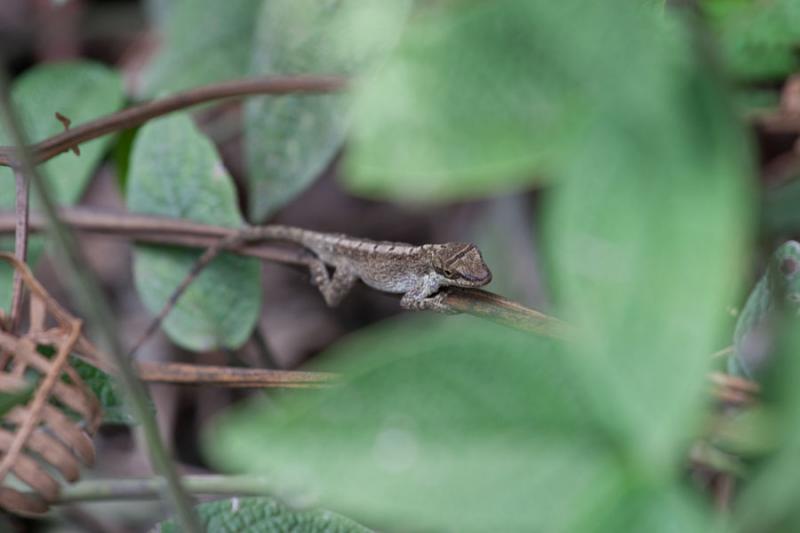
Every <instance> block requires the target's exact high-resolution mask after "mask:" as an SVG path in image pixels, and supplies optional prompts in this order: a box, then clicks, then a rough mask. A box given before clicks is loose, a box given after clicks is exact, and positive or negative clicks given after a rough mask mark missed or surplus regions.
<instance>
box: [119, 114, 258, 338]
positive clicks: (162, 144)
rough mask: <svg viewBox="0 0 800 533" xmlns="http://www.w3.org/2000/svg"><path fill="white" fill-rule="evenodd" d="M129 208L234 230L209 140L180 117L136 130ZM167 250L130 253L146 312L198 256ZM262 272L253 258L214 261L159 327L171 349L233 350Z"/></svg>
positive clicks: (245, 327)
mask: <svg viewBox="0 0 800 533" xmlns="http://www.w3.org/2000/svg"><path fill="white" fill-rule="evenodd" d="M127 202H128V208H129V209H130V210H131V211H133V212H136V213H143V214H149V215H161V216H169V217H174V218H180V219H187V220H193V221H196V222H204V223H207V224H215V225H220V226H228V227H237V226H240V225H241V224H242V218H241V215H240V213H239V208H238V205H237V199H236V191H235V189H234V186H233V183H232V181H231V178H230V176H229V175H228V172H227V171H226V170H225V167H223V165H222V162H221V161H220V159H219V156H218V155H217V153H216V151H215V150H214V147H213V145H212V144H211V142H209V141H208V139H206V138H205V137H204V136H203V135H201V134H200V133H199V132H198V131H197V130H196V129H195V128H194V126H193V124H192V122H191V120H190V119H189V117H188V116H187V115H174V116H171V117H169V118H165V119H161V120H156V121H152V122H150V123H148V124H147V125H146V126H144V127H142V129H141V130H140V132H139V135H138V136H137V138H136V141H135V143H134V148H133V156H132V158H131V168H130V172H129V177H128V194H127ZM199 254H200V253H199V252H197V251H193V250H186V249H178V248H174V247H167V246H145V245H140V246H137V247H136V250H135V253H134V277H135V282H136V288H137V290H138V291H139V294H140V296H141V298H142V300H143V301H144V304H145V305H146V306H147V308H148V309H149V310H150V311H151V312H153V313H157V312H158V311H160V310H161V308H162V306H163V305H164V303H165V302H166V300H167V298H169V296H170V295H171V294H172V292H173V291H174V289H175V287H177V286H178V284H179V283H180V282H181V281H182V280H183V279H184V277H185V276H186V274H187V273H188V272H189V270H190V268H191V267H192V265H193V264H194V262H195V261H196V259H197V257H198V256H199ZM260 274H261V268H260V264H259V263H258V261H257V260H255V259H245V258H242V257H237V256H234V255H230V254H224V255H222V256H220V257H218V258H217V259H216V260H214V262H213V263H212V264H211V265H209V266H208V267H206V268H205V269H204V270H203V272H201V274H200V275H199V276H198V278H197V279H196V280H195V281H194V282H193V283H192V284H191V285H190V286H189V288H188V289H187V290H186V292H185V293H184V294H183V296H182V297H181V299H180V300H179V302H178V305H176V306H175V308H174V309H173V310H172V312H171V313H170V314H169V316H168V317H167V319H166V320H165V321H164V324H163V325H164V329H165V330H166V332H167V334H169V336H170V338H171V339H172V340H174V341H175V342H176V343H178V344H180V345H181V346H184V347H186V348H189V349H192V350H208V349H213V348H218V347H229V348H234V347H237V346H239V345H241V344H242V343H243V342H245V341H246V340H247V338H248V337H249V336H250V333H251V332H252V329H253V326H254V325H255V322H256V319H257V318H258V313H259V311H260V308H261V282H260Z"/></svg>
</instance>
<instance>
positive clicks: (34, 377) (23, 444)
mask: <svg viewBox="0 0 800 533" xmlns="http://www.w3.org/2000/svg"><path fill="white" fill-rule="evenodd" d="M0 260H2V261H6V262H7V263H10V264H11V265H12V266H13V267H14V269H16V270H17V272H19V273H20V275H21V277H22V280H23V284H24V286H25V288H26V289H27V291H28V292H29V294H30V302H29V306H28V307H29V309H30V318H29V324H28V328H27V331H25V332H18V333H12V332H8V331H0V392H2V393H6V394H13V393H19V392H21V391H25V390H27V389H31V388H33V390H32V394H31V396H30V400H28V401H27V402H25V403H22V404H18V405H16V406H14V407H12V408H11V410H9V411H8V412H7V413H5V414H4V415H3V416H2V419H0V507H2V508H4V509H6V510H8V511H10V512H13V513H18V514H36V513H42V512H45V511H46V510H47V509H48V507H49V504H50V503H51V502H53V501H55V500H56V499H57V498H58V494H59V490H60V486H61V479H63V480H65V481H68V482H73V481H76V480H77V479H78V476H79V471H80V465H81V464H83V465H86V466H89V465H91V464H92V463H93V462H94V453H95V452H94V445H93V443H92V437H93V436H94V433H95V432H96V430H97V427H98V425H99V424H100V420H101V415H102V413H101V409H100V404H99V402H98V400H97V398H96V397H95V396H94V395H93V394H92V392H91V391H90V390H89V389H88V388H87V387H86V385H85V384H84V383H83V381H82V380H81V378H80V377H79V375H78V373H77V372H76V371H75V369H74V368H72V366H70V364H69V356H70V354H72V353H73V352H74V351H75V350H76V349H77V348H78V347H79V346H80V345H85V344H87V343H88V341H86V340H85V339H84V338H83V336H82V335H81V328H82V323H81V321H80V320H79V319H77V318H75V317H73V316H72V315H71V314H70V313H68V312H67V311H66V310H65V309H64V308H62V307H61V306H60V305H59V304H58V302H56V301H55V300H54V299H53V298H52V297H51V296H50V295H49V294H48V293H47V291H45V289H44V288H43V287H42V285H41V284H40V283H39V282H38V281H37V280H36V279H35V278H34V277H33V275H32V274H31V272H30V270H29V269H28V267H27V266H26V265H25V264H24V263H22V262H20V261H19V260H18V259H16V258H15V257H14V256H13V255H10V254H7V253H0ZM43 348H47V349H48V351H50V350H52V351H53V354H52V356H50V357H48V356H46V355H45V353H46V352H45V350H44V349H43ZM12 476H13V477H14V478H16V483H14V482H13V481H11V477H12ZM12 485H13V486H12ZM20 485H24V486H27V487H29V488H30V491H25V490H23V491H21V490H19V489H20V488H22V487H20Z"/></svg>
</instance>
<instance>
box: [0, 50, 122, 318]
mask: <svg viewBox="0 0 800 533" xmlns="http://www.w3.org/2000/svg"><path fill="white" fill-rule="evenodd" d="M11 92H12V99H13V102H14V105H15V106H16V110H17V112H18V113H19V115H20V117H21V119H22V121H23V124H24V126H25V131H26V133H27V134H28V138H29V139H30V140H31V141H32V142H36V141H41V140H43V139H45V138H47V137H50V136H52V135H56V134H57V133H60V132H61V131H63V130H64V126H62V124H61V123H60V122H59V121H58V120H57V119H56V117H55V114H56V113H57V112H58V113H61V114H62V115H64V116H65V117H67V118H69V119H70V120H71V121H72V126H73V127H74V126H77V125H80V124H81V123H83V122H86V121H88V120H90V119H93V118H97V117H99V116H102V115H105V114H107V113H111V112H113V111H116V110H118V109H119V108H120V107H122V104H123V100H124V96H123V92H122V81H121V79H120V77H119V76H118V75H117V74H116V73H115V72H113V71H112V70H110V69H108V68H106V67H104V66H102V65H100V64H97V63H92V62H89V61H77V62H70V63H60V64H51V65H40V66H37V67H34V68H32V69H30V70H28V71H26V72H25V73H23V74H22V75H21V76H19V77H18V78H16V79H15V80H14V82H13V84H12V88H11ZM110 141H111V136H108V135H107V136H104V137H101V138H100V139H96V140H94V141H91V142H88V143H85V144H82V145H81V147H80V150H81V155H80V156H77V155H75V154H74V153H72V152H66V153H63V154H60V155H58V156H56V157H54V158H53V159H51V160H50V161H48V162H47V163H45V164H44V165H41V166H40V167H39V170H40V171H41V172H42V173H43V174H44V176H45V179H47V181H48V183H49V185H50V191H51V192H52V193H53V195H54V197H55V199H56V201H58V203H60V204H73V203H75V202H76V201H77V200H78V199H79V198H80V196H81V194H83V191H84V189H85V188H86V185H87V184H88V182H89V178H90V177H91V174H92V171H93V170H94V168H95V167H96V166H97V163H98V162H99V161H100V158H101V157H102V156H103V153H104V152H105V150H106V148H107V147H108V143H109V142H110ZM10 144H11V138H10V136H9V135H8V132H6V131H5V130H4V128H3V127H2V126H0V145H3V146H7V145H10ZM0 185H1V186H0V210H13V209H14V197H15V194H14V193H15V186H14V177H13V174H12V172H11V170H10V169H9V168H7V167H0ZM36 241H38V239H32V244H31V248H32V249H31V254H30V261H29V263H31V264H34V263H35V261H36V258H37V257H38V255H39V252H40V251H41V248H42V245H41V242H36ZM0 248H2V249H5V250H13V249H14V244H13V239H10V238H3V239H0ZM10 301H11V270H10V267H8V266H7V265H6V264H5V263H3V264H2V265H0V307H3V308H6V309H7V308H8V306H9V305H10Z"/></svg>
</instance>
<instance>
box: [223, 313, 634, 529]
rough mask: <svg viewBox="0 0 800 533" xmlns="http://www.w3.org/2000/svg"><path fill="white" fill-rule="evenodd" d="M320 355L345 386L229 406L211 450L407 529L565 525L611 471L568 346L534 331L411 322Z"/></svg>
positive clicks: (606, 486) (293, 489)
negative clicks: (578, 387)
mask: <svg viewBox="0 0 800 533" xmlns="http://www.w3.org/2000/svg"><path fill="white" fill-rule="evenodd" d="M449 322H450V321H449ZM329 357H330V358H331V362H330V366H329V367H326V369H327V370H335V371H337V372H342V373H344V375H345V376H348V384H347V385H346V386H342V387H337V388H335V389H330V390H326V391H321V392H316V393H313V394H312V393H311V392H308V391H303V393H302V394H286V395H284V396H282V397H281V398H279V404H278V405H275V404H273V405H272V406H270V405H268V404H266V403H262V404H259V403H255V404H253V405H251V406H249V407H246V408H244V409H242V410H241V411H239V412H235V413H234V414H232V415H231V416H229V417H227V418H224V419H223V420H222V421H221V423H220V424H219V427H215V428H213V429H211V431H210V432H209V433H208V435H207V437H208V439H207V441H208V446H207V448H208V450H209V452H210V454H211V458H212V459H214V460H215V461H216V462H217V463H218V464H220V465H222V466H224V467H227V468H233V469H237V470H247V471H254V470H261V471H264V472H265V473H268V475H270V477H274V479H275V481H276V487H281V488H282V489H283V490H285V491H286V496H287V497H296V498H299V499H301V500H302V501H306V500H304V498H308V499H310V501H312V502H316V501H317V498H318V499H319V502H321V503H322V504H324V505H326V506H328V507H330V508H333V509H337V510H339V511H341V512H344V513H345V514H348V515H351V516H354V517H356V518H358V519H360V520H362V521H365V522H366V523H370V524H373V523H374V524H375V525H376V527H380V528H385V529H389V530H403V531H404V530H434V531H440V530H452V531H522V530H525V531H531V530H541V531H560V530H565V526H566V525H567V524H568V523H570V521H571V520H573V519H575V517H578V516H581V513H582V512H584V511H586V510H587V509H589V508H592V507H593V506H594V505H595V504H597V503H598V502H599V501H602V500H603V498H604V497H605V496H606V495H607V493H608V492H609V491H611V490H612V489H614V487H616V483H617V482H618V481H619V473H618V472H617V471H616V470H615V469H614V462H613V460H612V459H611V458H610V457H609V456H608V455H606V453H605V452H604V448H603V447H602V445H601V444H600V442H601V437H600V435H599V434H596V433H593V431H592V427H593V425H592V422H591V421H589V420H588V418H587V417H586V416H585V409H584V405H583V402H582V398H581V395H580V394H579V393H577V392H576V390H575V388H574V387H573V386H572V377H571V376H572V372H571V370H570V369H569V365H568V364H567V363H566V361H565V359H564V358H563V353H560V351H559V350H558V349H557V348H556V347H555V346H552V345H550V344H548V343H546V342H544V341H541V340H538V339H536V338H535V337H532V336H529V335H524V334H521V333H518V332H514V331H509V330H506V329H501V328H499V327H497V326H491V325H486V324H479V323H476V322H475V321H474V319H473V320H469V319H467V320H454V321H452V323H450V324H448V325H447V326H440V327H435V326H434V327H426V326H424V325H423V323H422V322H421V321H417V322H412V323H411V324H407V325H403V326H398V325H393V326H388V327H383V328H375V329H374V330H372V331H371V332H369V333H365V334H362V335H359V336H358V337H357V338H354V339H352V340H351V341H350V342H347V343H345V344H343V345H341V346H340V347H338V348H337V349H336V350H335V351H334V353H331V354H329ZM593 442H594V444H593ZM595 444H596V445H595ZM523 509H524V511H522V510H523Z"/></svg>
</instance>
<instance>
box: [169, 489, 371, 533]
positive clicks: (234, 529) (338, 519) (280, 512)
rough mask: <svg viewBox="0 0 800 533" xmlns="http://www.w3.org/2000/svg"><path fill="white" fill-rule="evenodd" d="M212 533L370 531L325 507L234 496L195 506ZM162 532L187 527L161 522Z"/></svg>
mask: <svg viewBox="0 0 800 533" xmlns="http://www.w3.org/2000/svg"><path fill="white" fill-rule="evenodd" d="M195 512H196V513H197V515H198V516H199V518H200V523H201V524H202V525H203V527H205V529H206V531H208V532H209V533H212V532H213V533H240V532H241V533H244V532H248V533H295V532H297V533H301V532H302V533H369V531H370V530H369V529H367V528H365V527H364V526H361V525H359V524H357V523H355V522H353V521H352V520H350V519H349V518H346V517H344V516H341V515H338V514H336V513H332V512H330V511H325V510H315V511H306V510H294V509H290V508H289V507H287V506H285V505H283V504H281V503H280V502H277V501H276V500H274V499H271V498H256V497H250V498H231V499H229V500H216V501H213V502H207V503H202V504H200V505H198V506H197V507H195ZM159 526H160V529H159V531H160V532H161V533H179V532H181V531H183V529H182V528H181V527H180V526H179V525H178V524H177V522H176V521H175V520H174V519H173V520H167V521H166V522H162V523H161V524H159Z"/></svg>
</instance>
